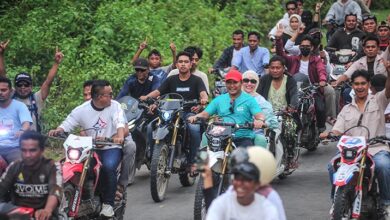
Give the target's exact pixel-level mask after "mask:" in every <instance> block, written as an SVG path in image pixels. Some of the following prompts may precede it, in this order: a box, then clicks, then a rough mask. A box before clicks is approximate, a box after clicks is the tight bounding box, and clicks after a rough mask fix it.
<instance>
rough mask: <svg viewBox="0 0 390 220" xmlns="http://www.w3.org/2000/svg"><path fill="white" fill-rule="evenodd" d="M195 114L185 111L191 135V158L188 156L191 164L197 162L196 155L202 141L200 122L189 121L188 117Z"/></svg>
mask: <svg viewBox="0 0 390 220" xmlns="http://www.w3.org/2000/svg"><path fill="white" fill-rule="evenodd" d="M193 115H195V114H194V113H185V115H184V119H185V121H186V125H187V129H188V132H189V135H190V158H188V161H189V164H193V163H195V156H196V153H197V152H198V148H199V147H200V142H201V132H200V125H199V124H191V123H187V119H188V117H190V116H193Z"/></svg>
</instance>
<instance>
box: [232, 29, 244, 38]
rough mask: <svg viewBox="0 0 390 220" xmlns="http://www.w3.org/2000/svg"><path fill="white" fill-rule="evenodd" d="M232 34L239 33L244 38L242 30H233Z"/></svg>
mask: <svg viewBox="0 0 390 220" xmlns="http://www.w3.org/2000/svg"><path fill="white" fill-rule="evenodd" d="M232 35H241V36H242V38H244V36H245V35H244V31H242V30H235V31H233V34H232Z"/></svg>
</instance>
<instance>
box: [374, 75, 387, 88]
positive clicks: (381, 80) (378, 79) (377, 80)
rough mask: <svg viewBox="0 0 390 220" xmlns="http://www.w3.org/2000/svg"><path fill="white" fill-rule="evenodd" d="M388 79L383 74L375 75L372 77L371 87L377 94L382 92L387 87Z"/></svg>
mask: <svg viewBox="0 0 390 220" xmlns="http://www.w3.org/2000/svg"><path fill="white" fill-rule="evenodd" d="M386 80H387V77H386V76H385V75H383V74H375V75H374V76H372V77H371V80H370V82H371V86H372V87H374V88H375V90H376V91H377V92H380V91H382V90H383V89H384V88H385V86H386Z"/></svg>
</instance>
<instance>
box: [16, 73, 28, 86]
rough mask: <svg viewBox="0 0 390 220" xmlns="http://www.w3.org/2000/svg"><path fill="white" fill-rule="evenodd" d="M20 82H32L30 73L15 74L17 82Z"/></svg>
mask: <svg viewBox="0 0 390 220" xmlns="http://www.w3.org/2000/svg"><path fill="white" fill-rule="evenodd" d="M20 82H27V83H29V84H32V78H31V76H30V74H28V73H25V72H21V73H18V74H17V75H16V76H15V84H18V83H20Z"/></svg>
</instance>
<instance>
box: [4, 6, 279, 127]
mask: <svg viewBox="0 0 390 220" xmlns="http://www.w3.org/2000/svg"><path fill="white" fill-rule="evenodd" d="M282 13H283V8H282V7H281V2H280V1H270V0H260V1H259V0H235V1H231V2H230V1H226V2H225V4H224V6H223V8H221V7H220V4H215V2H213V1H182V0H142V1H141V0H122V1H112V0H111V1H109V0H98V1H89V0H81V1H70V0H63V1H60V0H19V1H2V3H0V15H1V17H0V33H1V35H0V39H1V40H6V39H11V42H10V44H9V45H8V48H7V52H6V65H7V74H8V76H9V77H10V78H13V77H14V76H15V75H16V74H17V73H18V72H20V71H27V72H29V73H31V74H32V76H33V80H34V84H35V86H36V89H38V88H39V87H38V86H39V85H40V84H41V83H42V82H43V81H44V79H45V77H46V75H47V73H48V70H49V69H50V67H51V65H52V63H53V56H54V51H55V47H56V46H58V47H59V48H60V49H61V50H62V51H63V53H64V54H65V58H64V60H63V62H62V64H61V66H60V70H59V72H58V75H57V77H56V80H55V82H54V84H53V86H52V88H51V93H50V96H49V98H48V101H47V105H46V106H47V108H46V109H45V111H44V115H43V116H44V117H43V119H44V125H45V126H44V128H45V129H50V128H53V127H55V126H57V125H58V124H59V123H60V122H61V121H62V120H63V119H64V118H65V117H66V115H67V114H68V113H69V112H70V111H71V110H72V109H73V108H74V107H75V106H77V105H79V104H80V103H81V102H82V97H81V92H82V88H81V87H82V83H83V82H84V81H85V80H88V79H97V78H99V79H107V80H109V81H110V82H111V83H112V85H113V88H114V91H118V90H119V88H120V87H121V86H122V84H123V82H124V81H125V79H126V78H127V77H128V75H129V74H130V73H131V72H132V69H131V66H130V65H129V61H130V59H131V57H132V55H133V54H134V53H135V51H136V49H137V48H138V45H139V43H140V42H141V41H143V40H145V39H147V41H148V45H149V48H148V49H152V48H157V49H159V50H160V51H161V53H162V55H163V57H164V58H165V60H164V63H169V62H170V60H171V58H170V51H169V43H170V42H171V41H173V42H175V44H176V46H177V48H178V49H179V50H180V49H182V48H184V47H186V46H188V45H198V46H200V47H201V48H202V49H203V50H204V57H203V61H202V65H201V69H203V70H206V68H207V67H208V66H210V65H211V64H212V63H213V62H214V60H215V59H216V58H217V57H218V56H219V55H220V53H221V51H222V50H223V49H224V48H225V47H227V46H229V45H230V44H231V40H230V35H231V33H232V31H233V30H235V29H242V30H244V31H246V32H247V31H250V30H257V31H259V32H261V33H262V36H265V35H266V33H267V32H268V30H269V29H270V28H271V27H272V26H273V25H274V24H275V23H276V21H277V20H278V19H279V18H280V17H281V15H282ZM144 53H145V52H144ZM143 56H146V53H145V54H143Z"/></svg>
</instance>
